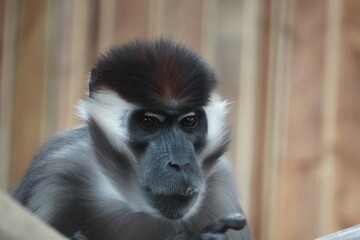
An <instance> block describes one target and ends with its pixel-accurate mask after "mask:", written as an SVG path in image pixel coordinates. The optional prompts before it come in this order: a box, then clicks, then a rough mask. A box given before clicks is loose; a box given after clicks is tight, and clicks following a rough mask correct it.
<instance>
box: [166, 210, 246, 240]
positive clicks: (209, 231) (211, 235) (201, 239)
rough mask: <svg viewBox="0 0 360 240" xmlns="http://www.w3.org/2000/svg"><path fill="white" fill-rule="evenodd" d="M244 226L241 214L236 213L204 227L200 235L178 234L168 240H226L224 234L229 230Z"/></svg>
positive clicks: (244, 221) (244, 220)
mask: <svg viewBox="0 0 360 240" xmlns="http://www.w3.org/2000/svg"><path fill="white" fill-rule="evenodd" d="M245 226H246V219H245V217H244V215H243V214H241V213H236V214H233V215H230V216H228V217H224V218H220V219H218V220H216V221H215V222H213V223H211V224H209V225H208V226H206V227H205V228H204V229H203V230H202V231H201V232H200V233H188V232H187V233H180V234H178V235H176V236H174V237H172V238H169V239H168V240H226V239H227V236H226V235H225V232H226V231H227V230H229V229H233V230H241V229H243V228H244V227H245Z"/></svg>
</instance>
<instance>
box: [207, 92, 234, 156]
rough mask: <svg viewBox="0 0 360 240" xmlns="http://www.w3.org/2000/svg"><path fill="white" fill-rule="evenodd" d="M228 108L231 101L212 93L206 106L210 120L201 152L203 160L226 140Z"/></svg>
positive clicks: (208, 119)
mask: <svg viewBox="0 0 360 240" xmlns="http://www.w3.org/2000/svg"><path fill="white" fill-rule="evenodd" d="M228 109H229V103H228V102H227V101H226V100H222V99H221V98H220V97H219V96H218V95H217V94H212V96H211V98H210V102H209V104H208V105H207V106H205V107H204V110H205V113H206V117H207V121H208V134H207V137H206V139H207V144H206V147H205V148H204V150H203V151H202V152H201V154H200V159H201V161H202V160H203V159H205V158H206V157H208V156H209V155H210V154H212V153H213V152H214V150H216V148H217V147H218V146H219V145H221V144H222V143H223V142H224V141H225V140H226V139H225V138H226V137H227V133H228V130H227V124H226V116H227V114H228Z"/></svg>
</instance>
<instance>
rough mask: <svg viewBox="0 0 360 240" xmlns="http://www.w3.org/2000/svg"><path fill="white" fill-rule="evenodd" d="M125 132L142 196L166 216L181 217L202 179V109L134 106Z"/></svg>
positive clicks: (204, 129) (187, 208)
mask: <svg viewBox="0 0 360 240" xmlns="http://www.w3.org/2000/svg"><path fill="white" fill-rule="evenodd" d="M129 133H131V146H132V149H133V151H134V153H135V155H136V156H137V172H138V177H139V181H140V186H141V188H142V190H143V193H144V196H145V198H146V199H147V200H148V202H149V204H150V205H151V206H152V207H154V208H156V209H157V210H158V211H159V212H160V213H161V214H162V215H163V216H165V217H167V218H169V219H180V218H182V217H184V216H185V215H186V213H187V212H188V211H189V210H190V208H191V207H192V206H193V204H194V202H195V200H196V198H197V197H198V193H199V191H200V188H201V185H202V182H203V179H202V174H201V170H200V168H199V165H198V161H197V153H198V152H199V151H200V150H201V148H202V146H203V145H204V141H205V136H206V133H207V119H206V115H205V112H204V110H203V109H195V110H194V109H193V110H188V109H187V110H181V111H174V110H172V111H171V110H164V111H161V112H159V111H153V110H151V109H142V110H138V111H136V112H135V113H134V114H133V115H132V116H131V119H130V129H129Z"/></svg>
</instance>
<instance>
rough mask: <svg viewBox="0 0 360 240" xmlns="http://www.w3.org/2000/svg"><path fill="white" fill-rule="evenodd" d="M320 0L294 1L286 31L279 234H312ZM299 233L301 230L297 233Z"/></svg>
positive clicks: (317, 153) (321, 27) (322, 14)
mask: <svg viewBox="0 0 360 240" xmlns="http://www.w3.org/2000/svg"><path fill="white" fill-rule="evenodd" d="M325 3H326V2H325V1H311V0H297V1H294V2H293V4H294V5H293V8H294V15H293V19H292V20H291V21H292V24H291V25H290V29H289V32H290V33H291V34H292V55H291V58H290V61H291V62H290V64H289V69H288V71H289V75H288V76H287V81H288V83H289V87H290V89H289V91H290V92H289V95H288V96H289V99H287V100H285V101H288V109H287V112H288V116H287V124H286V128H287V136H286V139H287V144H286V145H285V146H286V149H285V152H284V162H283V165H282V172H281V176H280V179H279V185H280V195H279V199H280V200H279V201H280V204H281V209H280V214H279V219H276V221H277V222H278V223H279V224H280V225H279V236H277V237H276V238H275V239H293V240H296V239H299V240H300V239H312V238H314V237H316V236H317V228H318V226H317V219H318V209H317V198H318V186H317V175H316V174H317V168H318V164H319V160H320V156H321V127H322V126H321V116H322V115H321V113H322V105H323V102H322V84H323V83H322V79H323V72H322V70H323V64H324V58H323V55H324V46H323V45H324V28H325V27H324V21H325V10H324V9H325ZM299 233H301V234H299Z"/></svg>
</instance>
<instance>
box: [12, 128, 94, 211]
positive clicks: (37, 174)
mask: <svg viewBox="0 0 360 240" xmlns="http://www.w3.org/2000/svg"><path fill="white" fill-rule="evenodd" d="M89 141H90V134H89V132H88V129H87V127H86V125H81V126H79V127H76V128H73V129H69V130H65V131H62V132H59V133H57V134H56V135H54V136H53V137H51V138H50V139H49V140H47V141H46V142H45V143H44V144H43V145H42V146H41V147H40V149H39V151H38V152H37V153H36V155H35V156H34V158H33V159H32V161H31V163H30V165H29V167H28V168H27V170H26V172H25V174H24V176H23V177H22V179H20V181H19V182H18V184H17V185H16V186H15V187H14V189H13V191H12V192H11V194H12V196H13V197H14V198H15V199H16V200H18V201H19V202H20V203H21V204H23V205H25V206H27V207H29V208H30V210H32V211H34V212H35V211H36V209H37V208H39V209H40V206H34V205H33V204H32V203H34V202H37V203H39V202H43V201H42V200H41V201H36V200H34V199H39V198H40V197H41V196H43V195H47V197H44V198H43V199H47V200H49V199H48V198H49V197H50V196H52V195H56V194H55V193H56V191H58V190H60V188H62V189H64V188H65V187H66V186H72V185H73V184H63V183H65V181H66V182H69V181H74V180H76V179H69V178H67V177H66V176H68V174H67V173H68V172H69V171H72V172H74V171H78V172H83V173H84V172H86V169H84V166H85V165H84V164H82V163H83V162H84V161H86V159H88V158H89V155H90V154H92V153H91V149H89V147H88V146H89V144H88V142H89ZM69 163H70V164H69ZM77 176H79V175H77Z"/></svg>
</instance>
